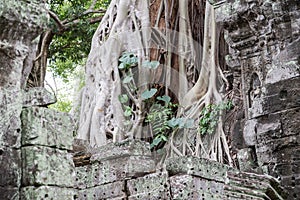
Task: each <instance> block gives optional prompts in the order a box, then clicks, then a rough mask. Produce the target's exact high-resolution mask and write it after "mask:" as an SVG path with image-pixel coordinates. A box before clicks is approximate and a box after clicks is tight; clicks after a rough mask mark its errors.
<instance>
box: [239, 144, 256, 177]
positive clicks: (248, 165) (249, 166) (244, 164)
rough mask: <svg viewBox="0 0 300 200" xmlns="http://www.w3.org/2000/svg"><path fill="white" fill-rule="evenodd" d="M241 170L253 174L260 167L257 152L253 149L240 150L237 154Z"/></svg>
mask: <svg viewBox="0 0 300 200" xmlns="http://www.w3.org/2000/svg"><path fill="white" fill-rule="evenodd" d="M237 159H238V162H239V169H240V170H241V171H244V172H251V171H252V172H253V170H254V168H256V167H258V166H257V163H256V157H255V152H254V151H253V149H251V148H246V149H240V150H238V153H237Z"/></svg>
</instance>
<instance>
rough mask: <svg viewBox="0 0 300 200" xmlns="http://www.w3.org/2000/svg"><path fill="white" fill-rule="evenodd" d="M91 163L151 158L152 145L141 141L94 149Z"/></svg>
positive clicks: (123, 142)
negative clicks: (128, 157)
mask: <svg viewBox="0 0 300 200" xmlns="http://www.w3.org/2000/svg"><path fill="white" fill-rule="evenodd" d="M92 153H93V155H92V157H91V161H102V160H108V159H114V158H118V157H124V156H151V151H150V144H149V143H147V142H143V141H140V140H125V141H122V142H116V143H109V144H108V145H104V146H102V147H99V148H96V149H93V152H92Z"/></svg>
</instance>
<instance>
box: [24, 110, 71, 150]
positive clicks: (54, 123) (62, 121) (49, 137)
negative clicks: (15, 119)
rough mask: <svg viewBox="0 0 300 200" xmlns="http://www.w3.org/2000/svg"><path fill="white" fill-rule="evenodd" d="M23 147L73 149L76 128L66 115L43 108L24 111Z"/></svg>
mask: <svg viewBox="0 0 300 200" xmlns="http://www.w3.org/2000/svg"><path fill="white" fill-rule="evenodd" d="M21 118H22V145H43V146H50V147H57V148H61V149H72V147H73V131H74V126H73V123H72V119H71V117H70V116H69V115H68V114H66V113H61V112H57V111H54V110H51V109H47V108H42V107H33V108H26V109H23V111H22V116H21Z"/></svg>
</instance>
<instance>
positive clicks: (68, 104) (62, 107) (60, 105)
mask: <svg viewBox="0 0 300 200" xmlns="http://www.w3.org/2000/svg"><path fill="white" fill-rule="evenodd" d="M49 108H51V109H54V110H58V111H61V112H66V113H68V112H70V110H71V109H72V101H70V100H68V99H67V98H66V96H65V95H63V96H60V97H59V98H58V99H57V102H56V103H55V104H52V105H50V106H49Z"/></svg>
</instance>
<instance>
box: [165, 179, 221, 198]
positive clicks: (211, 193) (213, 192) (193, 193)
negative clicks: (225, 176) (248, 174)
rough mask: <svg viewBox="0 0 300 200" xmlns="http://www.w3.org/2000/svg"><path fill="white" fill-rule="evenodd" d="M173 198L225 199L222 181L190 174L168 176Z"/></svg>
mask: <svg viewBox="0 0 300 200" xmlns="http://www.w3.org/2000/svg"><path fill="white" fill-rule="evenodd" d="M170 185H171V190H172V192H171V193H172V197H173V199H216V200H217V199H220V200H221V199H225V196H224V183H220V182H216V181H214V180H207V179H202V178H200V177H196V176H192V175H186V174H181V175H175V176H172V177H170Z"/></svg>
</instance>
